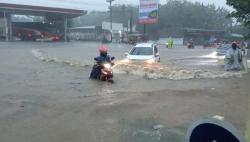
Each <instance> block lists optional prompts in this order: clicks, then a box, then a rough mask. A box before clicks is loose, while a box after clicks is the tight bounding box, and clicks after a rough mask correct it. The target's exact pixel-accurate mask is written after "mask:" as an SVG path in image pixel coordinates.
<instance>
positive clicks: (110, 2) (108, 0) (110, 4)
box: [107, 0, 115, 42]
mask: <svg viewBox="0 0 250 142" xmlns="http://www.w3.org/2000/svg"><path fill="white" fill-rule="evenodd" d="M113 1H115V0H107V2H108V3H109V7H110V34H111V42H112V41H113V35H112V28H113V27H112V2H113Z"/></svg>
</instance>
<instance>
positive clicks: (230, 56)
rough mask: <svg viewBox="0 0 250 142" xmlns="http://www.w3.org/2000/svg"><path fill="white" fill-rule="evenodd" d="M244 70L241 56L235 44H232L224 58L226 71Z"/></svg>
mask: <svg viewBox="0 0 250 142" xmlns="http://www.w3.org/2000/svg"><path fill="white" fill-rule="evenodd" d="M243 69H244V65H243V54H242V51H241V49H239V47H238V46H237V43H235V42H234V43H232V48H231V49H229V50H228V51H227V54H226V56H225V70H226V71H240V70H243Z"/></svg>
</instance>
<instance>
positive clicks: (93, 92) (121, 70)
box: [0, 42, 250, 142]
mask: <svg viewBox="0 0 250 142" xmlns="http://www.w3.org/2000/svg"><path fill="white" fill-rule="evenodd" d="M99 46H100V43H93V42H68V43H61V42H59V43H49V42H28V43H27V42H13V43H6V42H1V43H0V68H1V69H0V84H1V85H0V89H1V93H0V137H1V139H2V140H4V141H5V142H16V141H18V142H33V141H36V142H44V141H46V142H57V141H58V142H59V141H60V142H67V141H71V142H79V141H88V142H92V141H93V142H101V141H103V142H112V141H114V142H117V141H121V142H126V141H130V142H146V141H149V142H153V141H154V142H157V141H159V142H161V141H172V142H179V141H184V140H185V134H186V129H187V127H188V125H189V124H190V123H191V122H192V121H194V120H196V119H199V118H201V117H211V116H214V115H222V116H225V118H226V120H228V121H230V122H231V123H233V124H234V125H235V126H236V127H237V128H238V129H240V130H241V131H242V133H243V132H244V131H245V126H246V119H247V106H248V102H247V98H248V95H249V93H248V92H249V87H248V83H249V80H250V76H249V74H245V73H243V72H242V73H227V72H224V70H223V67H221V66H220V65H217V62H216V61H217V58H218V57H217V56H216V55H215V54H214V51H215V49H203V48H201V47H197V48H196V49H194V50H192V49H191V50H190V49H186V48H185V47H183V46H176V47H175V48H174V49H166V48H164V47H163V46H159V50H160V54H161V63H160V64H157V65H150V66H148V65H147V66H145V65H127V64H123V63H121V60H123V59H124V58H125V54H124V53H125V52H128V51H129V50H130V49H131V48H132V46H130V45H124V44H112V45H109V47H110V48H109V50H110V51H109V53H110V54H111V55H113V56H115V57H116V66H115V67H114V71H115V78H114V80H115V83H114V84H110V83H104V82H99V81H93V80H89V73H90V71H91V68H92V65H93V63H94V61H93V58H94V57H95V56H96V55H97V53H98V52H97V51H98V47H99ZM232 112H234V113H232ZM239 116H241V117H239ZM156 125H162V126H164V127H163V128H161V129H157V130H156V129H154V126H156Z"/></svg>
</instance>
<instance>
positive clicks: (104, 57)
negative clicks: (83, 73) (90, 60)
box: [90, 45, 112, 79]
mask: <svg viewBox="0 0 250 142" xmlns="http://www.w3.org/2000/svg"><path fill="white" fill-rule="evenodd" d="M99 52H100V55H99V56H98V57H96V58H95V61H96V63H97V64H95V65H94V66H93V68H92V71H91V74H90V78H91V79H100V78H101V75H102V73H101V70H102V66H101V64H102V63H103V62H108V63H111V64H112V58H111V57H110V56H109V55H108V47H107V46H106V45H101V47H100V48H99Z"/></svg>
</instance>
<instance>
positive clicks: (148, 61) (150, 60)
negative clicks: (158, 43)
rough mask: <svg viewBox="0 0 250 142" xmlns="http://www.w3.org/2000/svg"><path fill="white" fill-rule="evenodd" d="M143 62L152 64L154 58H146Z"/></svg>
mask: <svg viewBox="0 0 250 142" xmlns="http://www.w3.org/2000/svg"><path fill="white" fill-rule="evenodd" d="M145 63H147V64H153V63H155V60H154V59H149V60H146V61H145Z"/></svg>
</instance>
